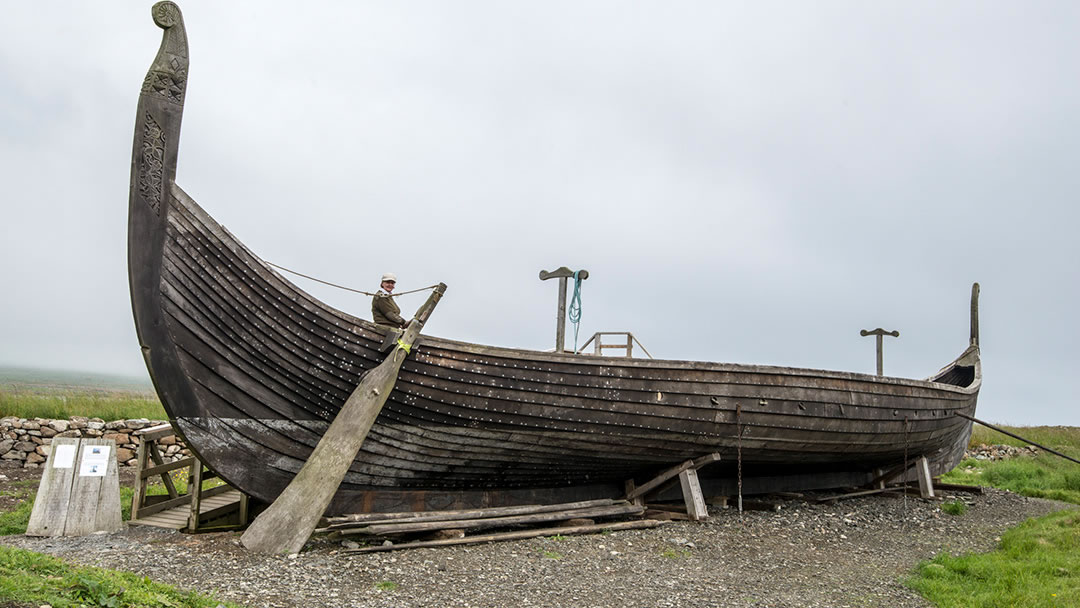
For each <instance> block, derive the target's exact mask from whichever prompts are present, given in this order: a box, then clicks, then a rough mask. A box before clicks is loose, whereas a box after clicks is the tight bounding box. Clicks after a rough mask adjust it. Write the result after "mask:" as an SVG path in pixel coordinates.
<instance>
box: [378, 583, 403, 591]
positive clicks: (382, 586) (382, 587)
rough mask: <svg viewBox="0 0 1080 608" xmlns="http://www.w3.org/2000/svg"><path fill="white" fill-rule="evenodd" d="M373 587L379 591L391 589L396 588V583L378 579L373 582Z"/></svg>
mask: <svg viewBox="0 0 1080 608" xmlns="http://www.w3.org/2000/svg"><path fill="white" fill-rule="evenodd" d="M375 588H376V589H378V590H379V591H393V590H395V589H397V588H398V584H397V583H395V582H394V581H379V582H377V583H375Z"/></svg>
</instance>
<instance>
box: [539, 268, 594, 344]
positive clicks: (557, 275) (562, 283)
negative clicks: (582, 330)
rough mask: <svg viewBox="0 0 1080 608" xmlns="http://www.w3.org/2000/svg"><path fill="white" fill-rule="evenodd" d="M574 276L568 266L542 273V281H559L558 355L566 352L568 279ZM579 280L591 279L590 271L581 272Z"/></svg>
mask: <svg viewBox="0 0 1080 608" xmlns="http://www.w3.org/2000/svg"><path fill="white" fill-rule="evenodd" d="M573 276H574V271H573V270H570V269H569V268H567V267H566V266H562V267H560V268H559V269H558V270H553V271H551V272H548V271H546V270H541V271H540V280H541V281H546V280H548V279H559V310H558V312H557V313H556V314H558V315H559V316H558V320H557V321H556V323H555V352H557V353H561V352H563V351H564V350H566V279H569V278H573ZM578 278H580V279H581V280H582V281H584V280H585V279H587V278H589V271H588V270H579V271H578Z"/></svg>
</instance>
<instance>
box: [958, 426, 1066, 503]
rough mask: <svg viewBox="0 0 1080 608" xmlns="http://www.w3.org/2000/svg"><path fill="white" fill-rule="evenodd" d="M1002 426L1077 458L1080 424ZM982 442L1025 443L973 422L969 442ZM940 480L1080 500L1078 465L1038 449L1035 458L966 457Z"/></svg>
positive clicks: (1052, 497) (975, 443)
mask: <svg viewBox="0 0 1080 608" xmlns="http://www.w3.org/2000/svg"><path fill="white" fill-rule="evenodd" d="M1003 428H1005V429H1006V430H1009V431H1011V432H1014V433H1016V434H1017V435H1021V436H1023V437H1026V438H1028V439H1031V440H1032V441H1035V442H1037V443H1041V444H1042V445H1045V446H1047V447H1050V448H1053V449H1055V450H1057V451H1059V452H1061V453H1063V454H1067V455H1069V456H1072V457H1073V458H1080V428H1076V427H1061V426H1044V427H1015V428H1014V427H1003ZM982 443H985V444H988V445H996V444H1003V445H1015V446H1025V445H1027V444H1026V443H1024V442H1022V441H1020V440H1017V439H1013V438H1011V437H1009V436H1007V435H1003V434H1001V433H998V432H997V431H993V430H990V429H988V428H986V427H984V426H981V425H976V426H975V429H974V431H973V432H972V439H971V445H979V444H982ZM942 481H944V482H946V483H959V484H968V485H981V486H992V487H995V488H1001V489H1003V490H1009V491H1010V492H1016V493H1017V494H1022V495H1024V496H1032V497H1035V498H1049V499H1053V500H1061V501H1064V502H1071V503H1074V504H1080V465H1078V464H1076V463H1075V462H1070V461H1068V460H1065V459H1064V458H1061V457H1059V456H1055V455H1053V454H1049V453H1046V452H1040V453H1039V455H1038V456H1036V457H1034V458H1029V457H1025V456H1019V457H1016V458H1010V459H1008V460H996V461H991V460H976V459H973V458H968V459H965V460H963V461H962V462H961V463H960V465H959V466H957V467H956V468H955V469H953V470H952V471H950V472H948V473H946V474H945V475H943V476H942Z"/></svg>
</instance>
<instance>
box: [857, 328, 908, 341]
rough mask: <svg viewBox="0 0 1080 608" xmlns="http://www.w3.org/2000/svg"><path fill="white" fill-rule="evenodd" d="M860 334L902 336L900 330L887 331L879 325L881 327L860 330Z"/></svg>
mask: <svg viewBox="0 0 1080 608" xmlns="http://www.w3.org/2000/svg"><path fill="white" fill-rule="evenodd" d="M859 335H860V336H892V337H894V338H899V337H900V332H898V331H885V330H884V329H881V328H880V327H879V328H877V329H874V330H866V329H862V330H859Z"/></svg>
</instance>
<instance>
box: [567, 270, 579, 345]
mask: <svg viewBox="0 0 1080 608" xmlns="http://www.w3.org/2000/svg"><path fill="white" fill-rule="evenodd" d="M579 272H581V271H580V270H575V271H574V295H573V297H571V298H570V310H569V311H567V312H568V316H569V317H570V322H571V323H573V324H574V354H575V355H576V354H577V352H578V350H577V341H578V330H579V329H580V328H581V277H579V276H578V273H579Z"/></svg>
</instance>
